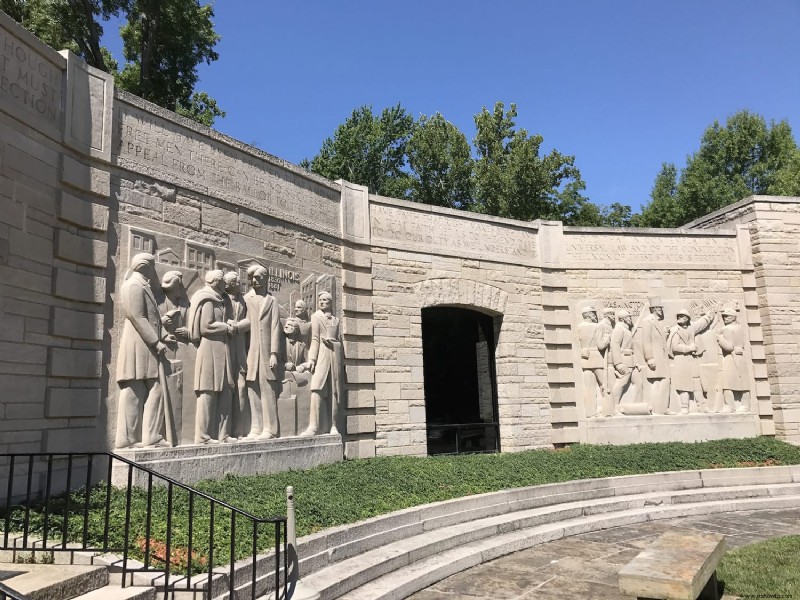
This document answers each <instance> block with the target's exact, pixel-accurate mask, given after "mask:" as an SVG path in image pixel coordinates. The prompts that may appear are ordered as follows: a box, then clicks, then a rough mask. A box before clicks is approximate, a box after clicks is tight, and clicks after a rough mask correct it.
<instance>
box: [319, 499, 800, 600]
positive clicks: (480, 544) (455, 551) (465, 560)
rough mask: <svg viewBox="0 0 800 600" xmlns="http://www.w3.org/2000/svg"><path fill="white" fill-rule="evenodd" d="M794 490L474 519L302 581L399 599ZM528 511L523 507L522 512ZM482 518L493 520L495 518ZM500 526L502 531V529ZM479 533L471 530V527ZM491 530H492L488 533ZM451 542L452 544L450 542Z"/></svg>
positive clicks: (766, 504) (359, 599)
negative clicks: (539, 519)
mask: <svg viewBox="0 0 800 600" xmlns="http://www.w3.org/2000/svg"><path fill="white" fill-rule="evenodd" d="M798 502H800V493H797V491H795V494H789V495H785V494H780V493H779V494H776V495H775V496H758V497H744V498H739V499H730V498H725V499H721V500H716V501H701V502H696V503H690V502H682V503H678V504H662V505H652V504H650V505H647V506H640V507H638V508H627V509H622V510H616V511H609V512H604V513H596V514H589V515H587V514H583V515H580V516H573V517H570V518H564V519H559V520H557V521H554V522H545V523H541V524H536V525H532V526H531V525H528V526H525V524H526V523H530V517H531V515H529V514H528V515H525V514H520V515H508V516H511V517H512V519H511V520H509V521H508V522H507V523H506V524H505V527H499V526H498V523H496V522H495V523H481V522H475V523H471V524H468V525H471V526H472V527H473V528H474V530H475V532H476V533H475V534H474V535H475V539H473V540H472V541H466V542H465V540H467V539H468V538H467V537H465V535H464V533H465V531H464V526H463V525H461V526H457V527H453V528H447V529H448V530H450V532H451V533H452V534H453V535H452V536H451V537H447V536H446V533H447V532H445V531H439V532H432V533H438V535H435V536H433V535H432V534H423V535H420V536H415V537H416V538H417V539H414V538H411V539H408V540H404V541H403V542H398V543H394V544H389V545H388V546H386V547H383V548H381V549H379V550H375V551H370V552H367V553H365V554H364V555H361V556H359V557H355V558H353V559H348V560H346V561H342V562H340V563H336V564H334V565H331V566H330V567H327V568H325V569H322V570H320V571H318V572H316V573H313V574H312V575H310V576H304V577H303V581H304V583H306V584H308V585H309V587H311V588H313V589H315V590H317V591H319V592H320V593H321V596H322V600H329V599H333V598H340V597H341V598H347V599H348V600H367V599H372V600H377V599H381V600H388V599H395V598H398V599H399V598H405V597H406V596H407V595H409V594H412V593H414V592H416V591H419V590H421V589H424V588H425V587H428V586H430V585H432V584H433V583H435V582H437V581H440V580H441V579H443V578H445V577H448V576H450V575H452V574H454V573H457V572H459V571H462V570H464V569H467V568H469V567H472V566H475V565H477V564H480V563H483V562H486V561H488V560H493V559H494V558H498V557H500V556H503V555H505V554H509V553H511V552H516V551H518V550H523V549H525V548H529V547H531V546H534V545H538V544H541V543H544V542H547V541H552V540H554V539H560V538H562V537H565V536H568V535H576V534H579V533H586V532H589V531H596V530H600V529H607V528H609V527H618V526H623V525H630V524H634V523H641V522H644V521H647V520H659V519H667V518H674V517H680V516H690V515H699V514H709V513H715V512H718V511H720V510H727V511H730V510H753V509H759V508H783V507H792V506H797V504H798ZM527 512H528V511H523V513H527ZM484 521H496V518H493V519H487V520H484ZM504 529H505V531H504ZM479 531H480V532H482V533H477V532H479ZM492 532H494V533H492ZM454 541H455V543H453V542H454Z"/></svg>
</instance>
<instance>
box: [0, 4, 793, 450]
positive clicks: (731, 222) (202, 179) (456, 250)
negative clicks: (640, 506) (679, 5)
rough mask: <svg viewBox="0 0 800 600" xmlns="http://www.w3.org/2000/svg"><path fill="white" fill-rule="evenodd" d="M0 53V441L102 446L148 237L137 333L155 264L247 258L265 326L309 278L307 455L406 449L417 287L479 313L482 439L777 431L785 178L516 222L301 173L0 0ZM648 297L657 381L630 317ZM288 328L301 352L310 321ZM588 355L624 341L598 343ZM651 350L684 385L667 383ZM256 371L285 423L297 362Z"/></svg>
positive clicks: (243, 266) (290, 304) (191, 410)
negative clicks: (715, 200) (657, 203)
mask: <svg viewBox="0 0 800 600" xmlns="http://www.w3.org/2000/svg"><path fill="white" fill-rule="evenodd" d="M0 67H2V68H0V79H2V81H0V204H2V210H0V281H1V282H2V285H0V318H1V319H2V323H3V327H2V328H0V389H2V390H3V391H4V393H3V394H2V395H0V452H7V451H10V450H14V451H19V452H22V451H26V450H30V451H32V452H33V451H67V450H73V451H84V450H109V449H112V448H113V447H114V442H115V439H116V435H117V433H118V431H117V427H118V416H119V412H120V411H119V404H120V402H119V399H120V390H121V386H120V384H119V382H118V381H117V379H118V372H117V359H118V356H119V355H120V340H121V335H122V333H121V331H122V328H123V326H124V323H125V321H126V318H127V317H126V316H125V313H124V311H123V307H122V303H121V300H120V294H121V290H122V284H123V282H124V281H126V277H128V276H129V275H130V273H129V270H130V267H131V259H132V258H133V257H134V256H135V255H137V254H139V253H149V254H152V255H153V256H154V260H155V271H156V275H157V276H158V277H157V278H154V283H153V285H152V287H151V291H152V294H153V300H152V301H153V302H155V303H156V304H157V308H155V309H154V312H152V314H151V316H154V318H153V323H152V327H154V328H155V329H159V328H163V330H164V331H166V329H167V328H170V327H171V328H172V329H173V330H174V329H175V328H176V327H177V326H176V325H175V324H174V323H172V321H171V319H172V318H173V317H170V318H167V319H165V318H164V317H166V313H167V312H171V314H172V315H173V316H174V314H176V313H175V310H177V311H178V313H177V314H180V315H182V317H181V318H183V317H188V313H186V309H187V306H186V304H185V303H184V304H181V303H180V301H178V300H176V302H177V304H176V305H175V306H173V305H172V304H169V302H172V300H169V302H168V301H167V300H166V299H165V298H166V296H165V292H164V290H163V289H162V288H161V285H160V283H161V279H162V277H164V276H165V275H167V274H168V273H169V272H170V271H172V272H173V273H172V277H173V278H174V272H178V273H179V275H180V278H181V280H182V283H183V285H184V287H185V290H186V292H187V299H186V302H188V298H190V297H191V296H192V295H193V294H194V292H196V291H198V290H200V289H201V288H203V286H204V285H205V277H206V274H207V273H208V272H209V271H211V270H216V269H219V270H223V271H225V272H231V271H233V272H236V273H238V274H239V276H240V279H241V281H242V282H243V284H242V286H241V291H242V292H243V293H246V292H248V291H249V289H250V284H249V281H248V278H247V273H248V269H250V268H251V267H256V266H259V265H260V266H262V267H264V269H265V270H266V273H267V278H268V286H269V290H270V292H271V293H272V295H273V296H274V298H275V299H276V300H277V302H278V305H279V313H280V314H279V317H280V319H281V321H282V323H281V326H282V327H283V326H284V325H285V323H286V321H287V320H288V319H289V317H290V316H292V315H295V311H296V310H297V306H298V302H300V303H301V304H302V303H303V302H304V303H305V304H306V306H307V307H308V308H310V309H311V311H312V312H313V311H314V310H315V309H316V307H317V294H318V293H319V292H322V291H326V292H329V293H330V294H331V297H332V315H333V318H335V319H337V320H338V321H337V322H336V323H335V324H334V322H333V320H332V319H331V320H330V325H331V330H330V332H328V331H327V330H326V334H327V333H330V335H331V336H332V337H331V339H336V340H337V342H339V343H340V344H341V346H340V347H341V363H342V364H341V381H343V387H342V390H341V391H342V393H341V396H340V398H339V406H340V409H341V411H340V412H341V414H340V415H339V416H340V423H339V427H338V429H339V431H340V433H341V434H342V435H341V438H338V437H336V436H335V435H334V436H333V437H331V438H330V439H327V441H326V443H336V444H340V446H341V448H340V449H341V450H342V452H341V453H339V452H338V451H336V452H332V453H330V454H326V456H327V458H326V459H325V460H328V459H331V460H333V458H331V457H334V456H336V457H340V456H341V455H343V456H345V457H348V458H363V457H370V456H375V455H385V454H413V455H424V454H426V453H428V452H429V451H430V448H429V445H428V444H429V441H430V440H429V425H431V423H429V422H428V410H427V409H428V408H429V407H430V406H431V402H433V399H431V398H428V397H426V365H425V358H424V356H423V319H422V314H423V311H424V310H425V309H427V308H434V307H450V308H458V309H468V310H471V311H473V312H474V313H476V314H479V315H481V316H482V317H481V318H488V320H489V321H488V322H490V323H491V324H492V330H493V336H494V338H493V339H491V340H485V339H483V340H481V341H479V342H478V343H477V345H476V356H475V359H476V364H477V367H476V370H477V373H475V374H474V375H475V377H476V380H477V381H478V382H479V383H478V388H479V389H478V391H477V392H476V393H477V395H478V397H479V398H480V399H482V402H483V404H482V405H481V406H480V417H479V418H480V419H482V420H483V422H489V420H490V419H491V422H492V423H497V427H498V432H499V446H500V448H501V450H502V451H521V450H526V449H531V448H552V447H554V446H562V445H567V444H572V443H593V442H597V443H608V442H614V443H617V442H621V441H625V442H628V441H646V439H645V438H647V439H655V438H657V439H685V438H686V436H687V435H689V434H688V433H687V432H689V431H691V432H693V433H691V436H693V437H695V438H701V437H702V436H703V435H706V433H704V432H706V431H712V430H713V431H712V433H709V434H708V435H712V434H713V437H724V436H725V434H731V435H737V436H741V437H746V436H750V435H775V436H777V437H779V438H782V439H787V440H790V441H793V442H798V443H800V375H798V371H797V365H796V362H797V361H796V358H797V356H798V355H800V346H798V343H799V342H798V339H799V338H798V335H797V333H798V331H800V317H799V316H798V315H800V300H798V297H799V296H798V293H797V292H798V285H800V216H798V215H800V198H774V197H767V196H756V197H752V198H748V199H745V200H743V201H741V202H739V203H737V204H735V205H732V206H730V207H727V208H726V209H723V210H722V211H718V212H717V213H713V214H711V215H708V216H706V217H704V218H702V219H699V220H697V221H695V222H694V223H692V224H689V225H688V226H686V227H685V228H682V229H680V230H645V229H642V230H621V229H596V228H575V227H565V226H563V225H562V224H561V223H557V222H548V221H536V222H532V223H521V222H517V221H511V220H507V219H501V218H494V217H488V216H484V215H476V214H471V213H464V212H460V211H455V210H450V209H442V208H437V207H432V206H428V205H424V204H416V203H410V202H406V201H403V200H397V199H391V198H383V197H380V196H376V195H370V194H369V192H368V190H367V189H366V188H364V187H363V186H359V185H355V184H352V183H349V182H346V181H339V182H331V181H328V180H325V179H323V178H320V177H317V176H315V175H312V174H309V173H307V172H305V171H303V170H302V169H300V168H298V167H297V166H294V165H291V164H289V163H287V162H286V161H283V160H281V159H279V158H277V157H274V156H271V155H269V154H266V153H264V152H262V151H260V150H257V149H255V148H252V147H249V146H247V145H245V144H242V143H241V142H238V141H236V140H233V139H231V138H228V137H226V136H223V135H221V134H219V133H217V132H214V131H212V130H209V129H207V128H204V127H202V126H200V125H198V124H196V123H192V122H190V121H187V120H185V119H183V118H181V117H178V116H177V115H175V114H173V113H171V112H169V111H166V110H164V109H161V108H159V107H156V106H153V105H151V104H149V103H147V102H145V101H143V100H141V99H139V98H136V97H134V96H131V95H129V94H126V93H124V92H121V91H119V90H114V88H113V81H112V80H111V78H110V77H109V76H108V75H107V74H104V73H100V72H97V71H96V70H94V69H91V68H90V67H87V66H86V65H85V64H83V63H82V62H81V61H80V60H79V59H78V58H77V57H75V56H74V55H72V54H70V53H68V52H65V53H63V54H59V53H56V52H53V51H52V50H51V49H49V48H47V47H46V46H44V45H43V44H42V43H41V42H40V41H38V40H36V39H35V38H34V37H33V36H31V35H30V34H29V33H27V32H26V31H24V30H23V29H22V28H20V27H19V26H17V25H16V24H15V23H14V22H13V21H11V20H10V19H8V18H7V17H5V16H4V15H0ZM165 285H166V284H165ZM657 303H660V305H661V309H662V310H661V312H663V313H664V318H663V321H660V320H659V322H660V325H658V324H657V325H656V328H658V327H661V328H662V329H663V331H662V333H663V335H662V336H661V338H663V340H664V342H663V349H664V350H665V352H664V354H665V358H664V361H665V365H666V367H665V369H664V370H663V374H662V375H659V376H656V374H655V373H654V371H656V370H657V369H656V367H655V366H651V365H650V364H649V363H648V358H650V359H651V361H650V362H653V357H652V356H649V354H647V353H650V349H648V350H645V349H644V346H645V341H644V333H643V329H642V327H643V321H644V319H645V318H646V317H647V316H648V315H650V314H652V313H653V312H654V311H653V310H651V309H654V308H656V307H657V306H658V304H657ZM589 307H592V308H594V309H595V310H594V312H595V313H596V316H597V323H595V322H593V321H592V317H591V314H586V313H587V311H586V309H587V308H589ZM181 310H183V311H184V312H181ZM604 311H606V313H605V314H604ZM591 312H592V311H588V313H591ZM683 312H685V313H687V315H686V316H688V317H689V318H690V319H691V322H692V323H695V324H698V327H699V324H702V325H704V326H705V328H703V329H702V330H700V329H698V330H697V331H694V330H692V336H694V337H692V338H691V340H690V338H689V337H686V336H689V331H688V330H683V329H681V330H678V329H675V328H676V327H679V325H678V317H679V316H680V315H682V314H683ZM611 313H613V314H611ZM624 313H627V314H628V315H629V316H630V319H631V325H630V326H626V325H625V322H624V320H623V321H621V318H620V317H618V316H617V315H620V314H624ZM726 313H727V314H726ZM608 315H611V316H613V317H614V323H612V322H611V320H608V321H606V322H605V324H603V320H604V319H606V318H609V319H610V317H609V316H608ZM706 315H709V316H708V317H706ZM156 317H157V318H156ZM734 317H735V318H734ZM623 318H624V317H623ZM726 319H727V321H726ZM300 320H301V321H303V320H302V319H300ZM481 322H482V323H486V322H487V321H485V320H483V321H481ZM620 322H622V328H623V329H627V330H628V334H629V337H628V338H625V335H624V333H625V332H624V331H621V330H618V329H617V330H616V331H617V333H618V336H617V337H616V338H615V341H614V342H613V343H612V340H611V339H610V338H612V335H611V333H613V332H614V331H615V327H616V326H617V325H620ZM337 327H338V329H337ZM290 329H291V328H290ZM298 330H300V331H302V332H303V333H302V335H304V336H308V345H309V346H310V336H311V333H310V325H309V324H308V323H307V322H306V321H303V325H302V327H298ZM587 333H588V336H587ZM595 334H596V335H595ZM180 335H188V334H184V333H181V334H180ZM281 335H283V329H282V330H281ZM676 335H678V336H682V338H681V339H683V337H686V340H685V341H686V343H685V344H680V343H674V339H675V336H676ZM336 336H338V337H336ZM726 336H727V337H726ZM325 337H327V335H326V336H325ZM167 338H168V336H166V337H163V340H162V341H170V342H171V340H169V339H167ZM606 338H609V339H606ZM623 338H624V339H628V340H629V341H628V342H624V341H621V339H623ZM281 339H283V338H281ZM659 339H660V338H659ZM176 340H177V338H176ZM182 340H183V341H182V342H181V343H182V344H183V346H180V350H177V349H175V348H172V349H171V350H170V352H171V353H172V354H169V355H168V360H169V361H170V362H169V365H170V368H171V369H174V372H173V371H170V376H171V377H172V378H171V379H170V380H169V382H170V383H169V384H168V385H170V386H173V389H172V396H171V398H170V399H171V401H172V402H171V410H172V411H174V415H173V416H175V417H176V419H174V420H173V421H174V422H173V426H174V427H175V428H180V431H176V432H174V435H175V436H177V437H178V438H180V440H181V442H180V443H181V444H183V445H186V444H190V443H192V442H193V439H194V433H195V432H194V426H195V419H196V412H195V409H196V406H197V396H196V394H195V390H194V375H195V373H194V369H195V361H196V358H195V356H196V354H197V348H196V347H195V346H194V345H193V344H191V343H189V342H188V337H184V338H182ZM692 340H693V341H692ZM488 342H491V344H489V343H488ZM668 342H669V348H667V344H668ZM690 342H691V343H690ZM175 343H176V344H177V341H176V342H175ZM320 343H322V344H323V345H324V342H320ZM648 343H649V344H651V342H648ZM624 344H629V346H625V345H624ZM692 344H694V346H695V349H694V350H688V351H687V350H685V348H689V347H691V345H692ZM651 345H652V344H651ZM283 347H284V346H282V348H283ZM286 347H288V346H286ZM489 347H491V348H493V349H494V353H493V355H490V354H489V353H488V350H487V349H488V348H489ZM292 348H293V349H294V350H297V347H296V346H292ZM682 348H684V349H683V350H682ZM308 349H309V348H307V350H308ZM614 349H616V350H619V351H622V350H624V351H625V352H624V353H622V354H620V356H624V357H625V358H622V359H619V356H618V359H619V360H617V361H616V362H614V360H613V358H612V354H613V350H614ZM301 350H302V349H301ZM337 351H338V350H337ZM281 352H283V350H281ZM676 352H677V354H679V355H681V357H680V358H679V359H678V360H679V361H680V360H683V361H684V362H683V364H684V365H685V366H686V369H685V370H686V372H689V373H690V375H691V376H690V377H689V378H688V379H690V380H691V382H692V385H691V386H687V385H686V383H685V381H684V382H683V383H679V382H680V381H681V380H682V377H681V376H680V371H681V369H678V368H676V367H675V364H676V362H675V361H676V358H675V354H676ZM670 353H671V354H672V356H667V355H668V354H670ZM682 353H683V354H682ZM301 355H302V352H300V353H299V354H297V356H301ZM285 358H286V357H284V356H282V357H281V367H280V368H281V369H285V365H286V363H287V361H286V360H284V359H285ZM628 363H630V364H628ZM653 364H654V365H655V363H653ZM625 367H628V368H629V369H631V371H630V377H629V378H627V379H626V373H625V370H626V369H625ZM634 371H635V374H634ZM280 375H281V377H280V385H279V386H278V387H279V389H280V394H279V397H278V398H277V399H276V402H277V403H278V408H277V411H278V412H279V413H280V414H281V415H282V417H281V418H282V419H284V422H283V425H282V427H281V437H291V436H294V435H296V434H297V433H298V432H299V431H300V429H301V428H302V427H303V425H301V423H305V422H307V420H308V419H309V416H308V415H309V411H310V408H309V407H310V404H311V402H310V396H311V390H310V387H311V385H310V375H308V374H306V375H305V376H303V374H302V373H299V374H298V372H294V378H292V377H289V376H285V377H284V375H286V373H284V372H283V371H281V373H280ZM298 375H299V377H298ZM440 375H442V376H443V377H444V378H445V379H446V378H447V377H449V378H451V380H454V379H455V378H460V377H462V376H463V375H464V374H463V373H461V372H459V369H453V372H451V373H446V374H438V373H437V374H436V376H440ZM634 375H635V376H634ZM640 375H641V376H640ZM140 376H141V375H140ZM165 377H166V375H165ZM304 377H305V378H304ZM151 379H152V377H151ZM276 379H277V377H276ZM142 381H143V380H142ZM427 383H430V382H427ZM695 383H696V385H694V384H695ZM276 385H277V384H276ZM686 387H691V388H692V390H691V391H687V390H686V389H684V388H686ZM659 390H660V391H659ZM237 393H238V391H237ZM615 393H616V394H617V395H616V396H615V395H614V394H615ZM662 393H663V394H662ZM737 403H738V404H737ZM324 404H325V407H326V408H325V410H330V408H329V406H330V404H329V398H327V399H325V400H324ZM457 405H458V403H457V402H456V403H454V406H457ZM241 406H244V403H243V404H242V405H241ZM237 407H238V405H237ZM139 408H140V409H141V408H142V407H139ZM684 408H686V413H687V414H680V413H681V412H683V409H684ZM704 409H707V410H709V412H708V413H705V412H702V411H703V410H704ZM738 409H742V410H741V411H739V412H737V413H735V414H732V415H727V414H722V413H727V412H730V411H737V410H738ZM237 410H238V408H237ZM672 412H677V413H679V414H675V415H673V414H669V413H672ZM617 413H621V414H617ZM662 413H663V414H662ZM700 413H702V414H700ZM476 414H477V413H476ZM611 415H614V416H611ZM451 418H452V419H455V420H458V419H465V418H466V416H465V414H456V415H452V416H451ZM474 418H476V417H475V415H470V419H474ZM681 419H684V421H681ZM323 420H324V419H323ZM134 421H135V420H134ZM132 423H133V425H132V427H133V428H134V429H135V428H136V425H135V422H133V421H132ZM681 423H684V424H689V425H690V426H686V427H681ZM325 425H326V426H329V425H330V423H325ZM165 428H166V426H164V433H166V431H165ZM637 432H638V433H637ZM242 433H246V432H242ZM637 436H638V438H637ZM682 436H683V437H682ZM334 438H335V439H336V440H339V441H336V442H334V441H332V440H334ZM187 440H190V441H187ZM264 443H267V442H264ZM289 446H291V447H292V448H291V452H295V451H296V452H303V450H302V448H303V447H304V446H303V444H297V445H296V448H295V447H294V446H292V444H289ZM289 446H287V448H288V447H289ZM171 450H172V449H158V452H159V453H163V452H167V454H168V452H169V451H171ZM234 450H235V448H234ZM231 452H232V451H231ZM243 452H244V451H243ZM227 453H229V451H228V450H226V451H225V452H224V454H227ZM200 454H203V453H202V452H201V453H200ZM164 456H166V455H164ZM161 459H162V454H159V461H161ZM165 460H168V457H167V458H165ZM225 464H228V463H225ZM230 464H235V465H239V464H242V461H241V460H238V459H236V460H231V461H230ZM286 464H290V463H289V462H287V463H286ZM292 464H300V463H292ZM302 464H304V465H305V464H307V463H302Z"/></svg>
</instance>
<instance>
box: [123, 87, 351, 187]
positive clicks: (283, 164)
mask: <svg viewBox="0 0 800 600" xmlns="http://www.w3.org/2000/svg"><path fill="white" fill-rule="evenodd" d="M114 98H115V99H116V100H118V101H120V102H125V103H126V104H130V105H131V106H135V107H136V108H139V109H141V110H143V111H145V112H148V113H150V114H153V115H156V116H158V117H159V118H161V119H164V120H166V121H169V122H170V123H172V124H173V125H177V126H179V127H183V128H185V129H190V130H192V131H194V132H195V133H198V134H200V135H202V136H205V137H207V138H209V139H211V140H214V141H215V142H219V143H221V144H225V145H226V146H229V147H231V148H233V149H235V150H238V151H240V152H243V153H244V154H249V155H250V156H252V157H254V158H257V159H259V160H263V161H264V162H267V163H269V164H271V165H273V166H276V167H280V168H281V169H286V170H287V171H290V172H291V173H293V174H294V175H298V176H299V177H303V178H304V179H308V180H309V181H313V182H314V183H317V184H319V185H322V186H324V187H327V188H329V189H331V190H333V191H335V192H341V190H342V186H341V185H340V184H338V183H336V182H335V181H331V180H330V179H327V178H325V177H322V176H321V175H317V174H315V173H311V172H309V171H306V170H305V169H302V168H300V167H299V166H297V165H295V164H293V163H290V162H289V161H287V160H284V159H282V158H279V157H277V156H275V155H274V154H270V153H269V152H265V151H264V150H261V149H259V148H256V147H255V146H251V145H250V144H245V143H244V142H242V141H240V140H237V139H235V138H233V137H231V136H229V135H225V134H224V133H220V132H219V131H216V130H215V129H211V128H210V127H206V126H205V125H202V124H200V123H198V122H196V121H192V120H191V119H187V118H186V117H183V116H181V115H179V114H178V113H175V112H172V111H171V110H167V109H166V108H163V107H161V106H158V105H157V104H153V103H152V102H149V101H147V100H145V99H143V98H140V97H139V96H135V95H134V94H131V93H130V92H126V91H124V90H121V89H119V88H116V87H115V88H114Z"/></svg>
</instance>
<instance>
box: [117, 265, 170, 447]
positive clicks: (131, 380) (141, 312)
mask: <svg viewBox="0 0 800 600" xmlns="http://www.w3.org/2000/svg"><path fill="white" fill-rule="evenodd" d="M154 281H157V279H156V270H155V257H154V256H153V255H152V254H148V253H146V252H142V253H140V254H137V255H135V256H134V257H133V259H132V260H131V265H130V275H129V276H128V277H127V279H126V280H125V281H124V282H123V283H122V286H121V288H120V303H121V305H122V312H123V314H124V316H125V323H124V325H123V326H122V336H121V338H120V346H119V354H118V356H117V373H116V376H117V383H118V384H119V387H120V392H119V414H118V416H117V433H116V440H115V446H116V447H117V448H129V447H131V446H168V445H169V444H168V442H167V441H166V440H165V439H164V437H163V435H162V433H161V432H162V429H163V426H164V410H163V406H162V400H163V396H162V394H163V390H162V384H161V382H160V381H159V360H161V357H162V355H163V354H164V352H166V351H167V346H166V344H164V339H162V338H165V335H166V332H165V331H164V329H163V326H162V322H161V315H160V313H159V311H158V304H157V302H156V298H155V294H154V293H153V289H152V288H151V285H152V283H153V282H154ZM166 339H169V341H172V340H173V339H174V338H166Z"/></svg>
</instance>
